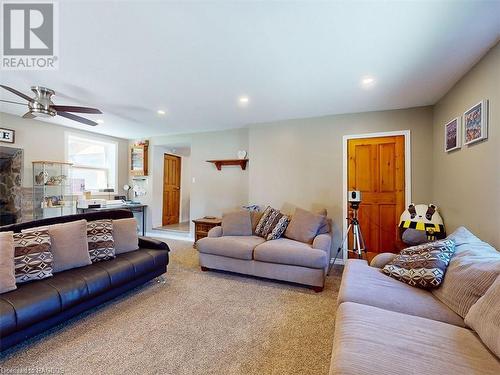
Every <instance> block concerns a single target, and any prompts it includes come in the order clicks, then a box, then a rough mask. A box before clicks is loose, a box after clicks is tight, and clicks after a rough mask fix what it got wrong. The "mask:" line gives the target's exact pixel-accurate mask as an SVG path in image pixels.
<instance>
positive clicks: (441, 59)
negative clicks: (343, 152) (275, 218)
mask: <svg viewBox="0 0 500 375" xmlns="http://www.w3.org/2000/svg"><path fill="white" fill-rule="evenodd" d="M59 10H60V26H59V27H60V54H59V62H60V68H59V70H58V71H15V72H14V71H2V72H0V74H1V77H0V82H1V83H3V84H6V85H9V86H12V87H14V88H16V89H18V90H20V91H23V92H25V93H29V92H30V91H29V86H31V85H41V86H47V87H50V88H52V89H54V90H55V91H56V93H58V94H59V95H58V96H57V97H56V98H55V102H56V103H57V104H75V105H88V106H95V107H98V108H100V109H101V110H102V111H103V112H104V115H103V116H95V115H89V116H88V117H89V118H92V119H97V118H103V119H104V121H105V123H104V124H102V125H99V126H97V127H95V128H91V127H87V126H79V125H76V126H75V127H79V128H82V129H87V130H93V131H97V132H99V133H103V134H109V135H114V136H118V137H124V138H143V137H149V136H153V135H163V134H174V133H187V132H196V131H207V130H217V129H227V128H237V127H242V126H245V125H247V124H251V123H258V122H270V121H275V120H283V119H290V118H300V117H312V116H321V115H327V114H336V113H349V112H363V111H372V110H384V109H394V108H405V107H414V106H422V105H428V104H434V103H435V102H436V101H437V100H438V99H439V98H440V97H441V96H442V95H443V94H445V93H446V91H447V90H448V89H449V88H450V87H451V86H452V85H453V84H454V83H455V82H456V81H457V80H458V79H459V78H460V77H461V76H462V75H463V74H464V73H465V72H466V71H467V70H468V69H470V67H471V66H472V65H473V64H474V63H475V62H477V60H478V59H479V58H480V57H481V56H482V55H484V53H486V51H487V50H488V49H489V48H490V47H491V46H492V45H493V44H494V43H495V42H496V41H498V39H499V37H500V18H499V17H500V1H491V2H479V1H415V2H408V1H404V2H394V1H371V2H354V1H335V2H315V1H302V2H293V3H292V2H290V3H286V2H236V1H231V2H229V1H225V2H224V1H218V2H208V1H207V2H185V1H184V2H159V1H157V2H146V1H139V0H136V1H127V2H119V1H115V2H111V1H106V2H104V1H59ZM365 75H371V76H373V77H375V78H376V84H375V86H374V87H373V88H372V89H370V90H364V89H362V88H361V87H360V84H359V82H360V79H361V78H362V77H363V76H365ZM241 95H247V96H248V97H249V98H250V102H249V104H248V106H247V107H246V108H241V107H240V106H239V105H238V101H237V99H238V97H239V96H241ZM0 97H1V98H2V99H7V100H16V97H15V96H13V95H12V94H10V93H8V92H3V90H2V92H1V94H0ZM160 108H161V109H165V110H167V114H166V115H165V116H159V115H157V113H156V110H157V109H160ZM0 111H3V112H8V113H13V114H23V113H24V112H25V108H24V107H22V106H18V105H13V104H5V103H2V104H0ZM48 121H53V122H55V123H58V124H62V125H69V126H73V124H75V123H73V122H72V121H69V120H66V119H63V118H60V117H57V118H56V119H50V120H48Z"/></svg>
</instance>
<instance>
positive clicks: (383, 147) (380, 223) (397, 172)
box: [343, 130, 411, 261]
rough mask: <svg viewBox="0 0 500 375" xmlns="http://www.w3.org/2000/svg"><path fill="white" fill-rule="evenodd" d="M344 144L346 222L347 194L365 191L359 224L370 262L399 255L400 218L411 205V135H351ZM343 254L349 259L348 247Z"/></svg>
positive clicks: (344, 204) (345, 209)
mask: <svg viewBox="0 0 500 375" xmlns="http://www.w3.org/2000/svg"><path fill="white" fill-rule="evenodd" d="M343 141H344V142H343V162H344V163H343V167H344V168H343V170H344V182H343V194H344V198H343V199H344V202H343V213H344V218H345V217H348V216H349V212H348V204H347V192H348V191H350V190H359V191H361V194H362V202H361V205H360V208H359V222H360V227H361V232H362V234H363V237H364V240H365V244H366V250H367V252H366V257H367V259H368V261H370V260H371V259H372V258H373V257H374V256H375V255H377V254H378V253H380V252H397V251H399V250H400V248H401V246H402V244H401V241H400V239H399V231H398V224H399V217H400V215H401V213H402V212H403V211H404V209H405V207H407V206H408V204H409V203H410V202H411V150H410V131H409V130H404V131H396V132H386V133H373V134H360V135H348V136H344V139H343ZM346 226H347V225H346V222H344V225H343V229H344V231H343V233H345V230H346ZM350 237H352V235H350ZM349 241H351V242H350V243H352V238H349ZM349 248H352V247H351V245H349ZM343 250H344V251H343V255H344V259H347V257H348V255H349V256H350V254H347V246H345V247H344V249H343Z"/></svg>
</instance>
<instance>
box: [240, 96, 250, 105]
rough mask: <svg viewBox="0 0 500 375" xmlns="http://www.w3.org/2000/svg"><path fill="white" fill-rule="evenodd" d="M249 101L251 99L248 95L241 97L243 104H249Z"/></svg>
mask: <svg viewBox="0 0 500 375" xmlns="http://www.w3.org/2000/svg"><path fill="white" fill-rule="evenodd" d="M249 101H250V99H248V96H240V98H239V102H240V103H241V104H247V103H248V102H249Z"/></svg>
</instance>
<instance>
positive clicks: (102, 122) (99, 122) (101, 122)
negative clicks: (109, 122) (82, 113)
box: [95, 119, 104, 124]
mask: <svg viewBox="0 0 500 375" xmlns="http://www.w3.org/2000/svg"><path fill="white" fill-rule="evenodd" d="M95 122H97V123H98V124H104V120H102V119H99V120H95Z"/></svg>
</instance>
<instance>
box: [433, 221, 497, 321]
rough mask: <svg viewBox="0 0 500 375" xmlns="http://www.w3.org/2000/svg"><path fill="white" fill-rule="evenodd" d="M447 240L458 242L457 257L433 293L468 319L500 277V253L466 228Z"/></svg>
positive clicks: (451, 262)
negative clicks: (469, 314) (474, 305)
mask: <svg viewBox="0 0 500 375" xmlns="http://www.w3.org/2000/svg"><path fill="white" fill-rule="evenodd" d="M448 238H449V239H452V240H453V241H455V255H454V256H453V258H451V261H450V264H449V266H448V269H447V271H446V275H445V277H444V280H443V283H442V284H441V286H440V287H439V288H437V289H435V290H433V291H432V293H433V294H434V296H435V297H437V298H439V300H441V301H442V302H443V303H445V304H446V305H447V306H448V307H449V308H451V309H452V310H453V311H455V312H456V313H457V314H458V315H460V316H461V317H465V316H466V315H467V312H468V311H469V309H470V308H471V306H472V305H473V304H474V303H476V302H477V300H478V299H479V298H481V297H482V296H483V295H484V294H485V293H486V291H487V290H488V288H489V287H490V286H491V285H492V284H493V282H494V281H495V280H496V278H497V277H498V275H500V252H498V251H496V250H495V249H494V248H493V247H492V246H490V245H489V244H487V243H486V242H483V241H481V240H480V239H479V238H477V237H476V236H474V235H473V234H472V233H470V232H469V231H468V230H467V229H465V228H463V227H461V228H459V229H457V230H456V231H455V232H454V233H453V234H451V235H450V236H449V237H448Z"/></svg>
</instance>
